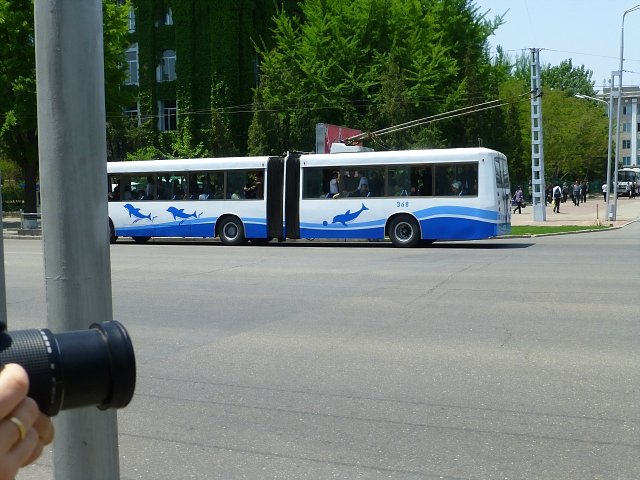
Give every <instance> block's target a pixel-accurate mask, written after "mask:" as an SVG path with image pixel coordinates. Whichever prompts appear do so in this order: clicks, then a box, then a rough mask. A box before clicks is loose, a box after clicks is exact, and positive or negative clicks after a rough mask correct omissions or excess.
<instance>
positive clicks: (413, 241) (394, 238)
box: [389, 215, 420, 247]
mask: <svg viewBox="0 0 640 480" xmlns="http://www.w3.org/2000/svg"><path fill="white" fill-rule="evenodd" d="M389 238H390V239H391V243H393V245H394V246H395V247H415V246H416V245H418V243H419V242H420V225H418V222H417V221H416V219H415V218H413V217H410V216H409V215H401V216H399V217H396V218H394V219H393V220H392V221H391V225H390V226H389Z"/></svg>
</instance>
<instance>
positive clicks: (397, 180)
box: [387, 165, 411, 197]
mask: <svg viewBox="0 0 640 480" xmlns="http://www.w3.org/2000/svg"><path fill="white" fill-rule="evenodd" d="M410 191H411V175H410V174H409V167H408V166H406V165H402V166H399V167H389V185H388V187H387V196H388V197H406V196H408V195H409V192H410Z"/></svg>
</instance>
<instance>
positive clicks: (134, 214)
mask: <svg viewBox="0 0 640 480" xmlns="http://www.w3.org/2000/svg"><path fill="white" fill-rule="evenodd" d="M123 207H124V208H126V209H127V212H129V218H131V217H136V219H135V220H134V221H133V223H136V222H139V221H140V220H142V219H144V218H148V219H149V220H151V221H152V222H153V219H154V218H157V217H153V218H151V213H149V215H143V214H142V213H140V209H139V208H136V207H134V206H133V205H131V204H130V203H126V204H124V205H123Z"/></svg>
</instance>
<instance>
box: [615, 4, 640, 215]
mask: <svg viewBox="0 0 640 480" xmlns="http://www.w3.org/2000/svg"><path fill="white" fill-rule="evenodd" d="M638 9H640V4H638V5H635V6H633V7H631V8H630V9H628V10H626V11H625V12H624V13H623V14H622V27H621V29H620V71H619V72H618V105H617V113H616V163H615V166H614V173H613V208H612V213H613V218H612V219H611V220H615V219H616V209H617V207H618V165H619V162H620V128H621V126H622V125H621V123H620V112H621V111H622V65H623V63H624V17H626V16H627V13H629V12H633V11H635V10H638Z"/></svg>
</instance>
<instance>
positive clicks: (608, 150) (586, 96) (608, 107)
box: [576, 72, 615, 219]
mask: <svg viewBox="0 0 640 480" xmlns="http://www.w3.org/2000/svg"><path fill="white" fill-rule="evenodd" d="M614 74H615V72H611V88H613V76H614ZM610 90H611V89H610ZM576 97H578V98H582V99H585V100H595V101H596V102H602V103H604V104H605V105H606V106H607V115H608V116H609V135H608V137H607V139H608V142H607V181H606V182H605V183H606V184H607V193H606V196H607V199H606V202H607V218H608V219H613V217H614V215H613V212H611V183H610V182H611V124H612V122H613V112H612V111H611V109H612V107H613V102H610V101H609V102H607V101H606V100H602V99H601V98H596V97H590V96H588V95H580V94H579V93H578V94H576Z"/></svg>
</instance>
